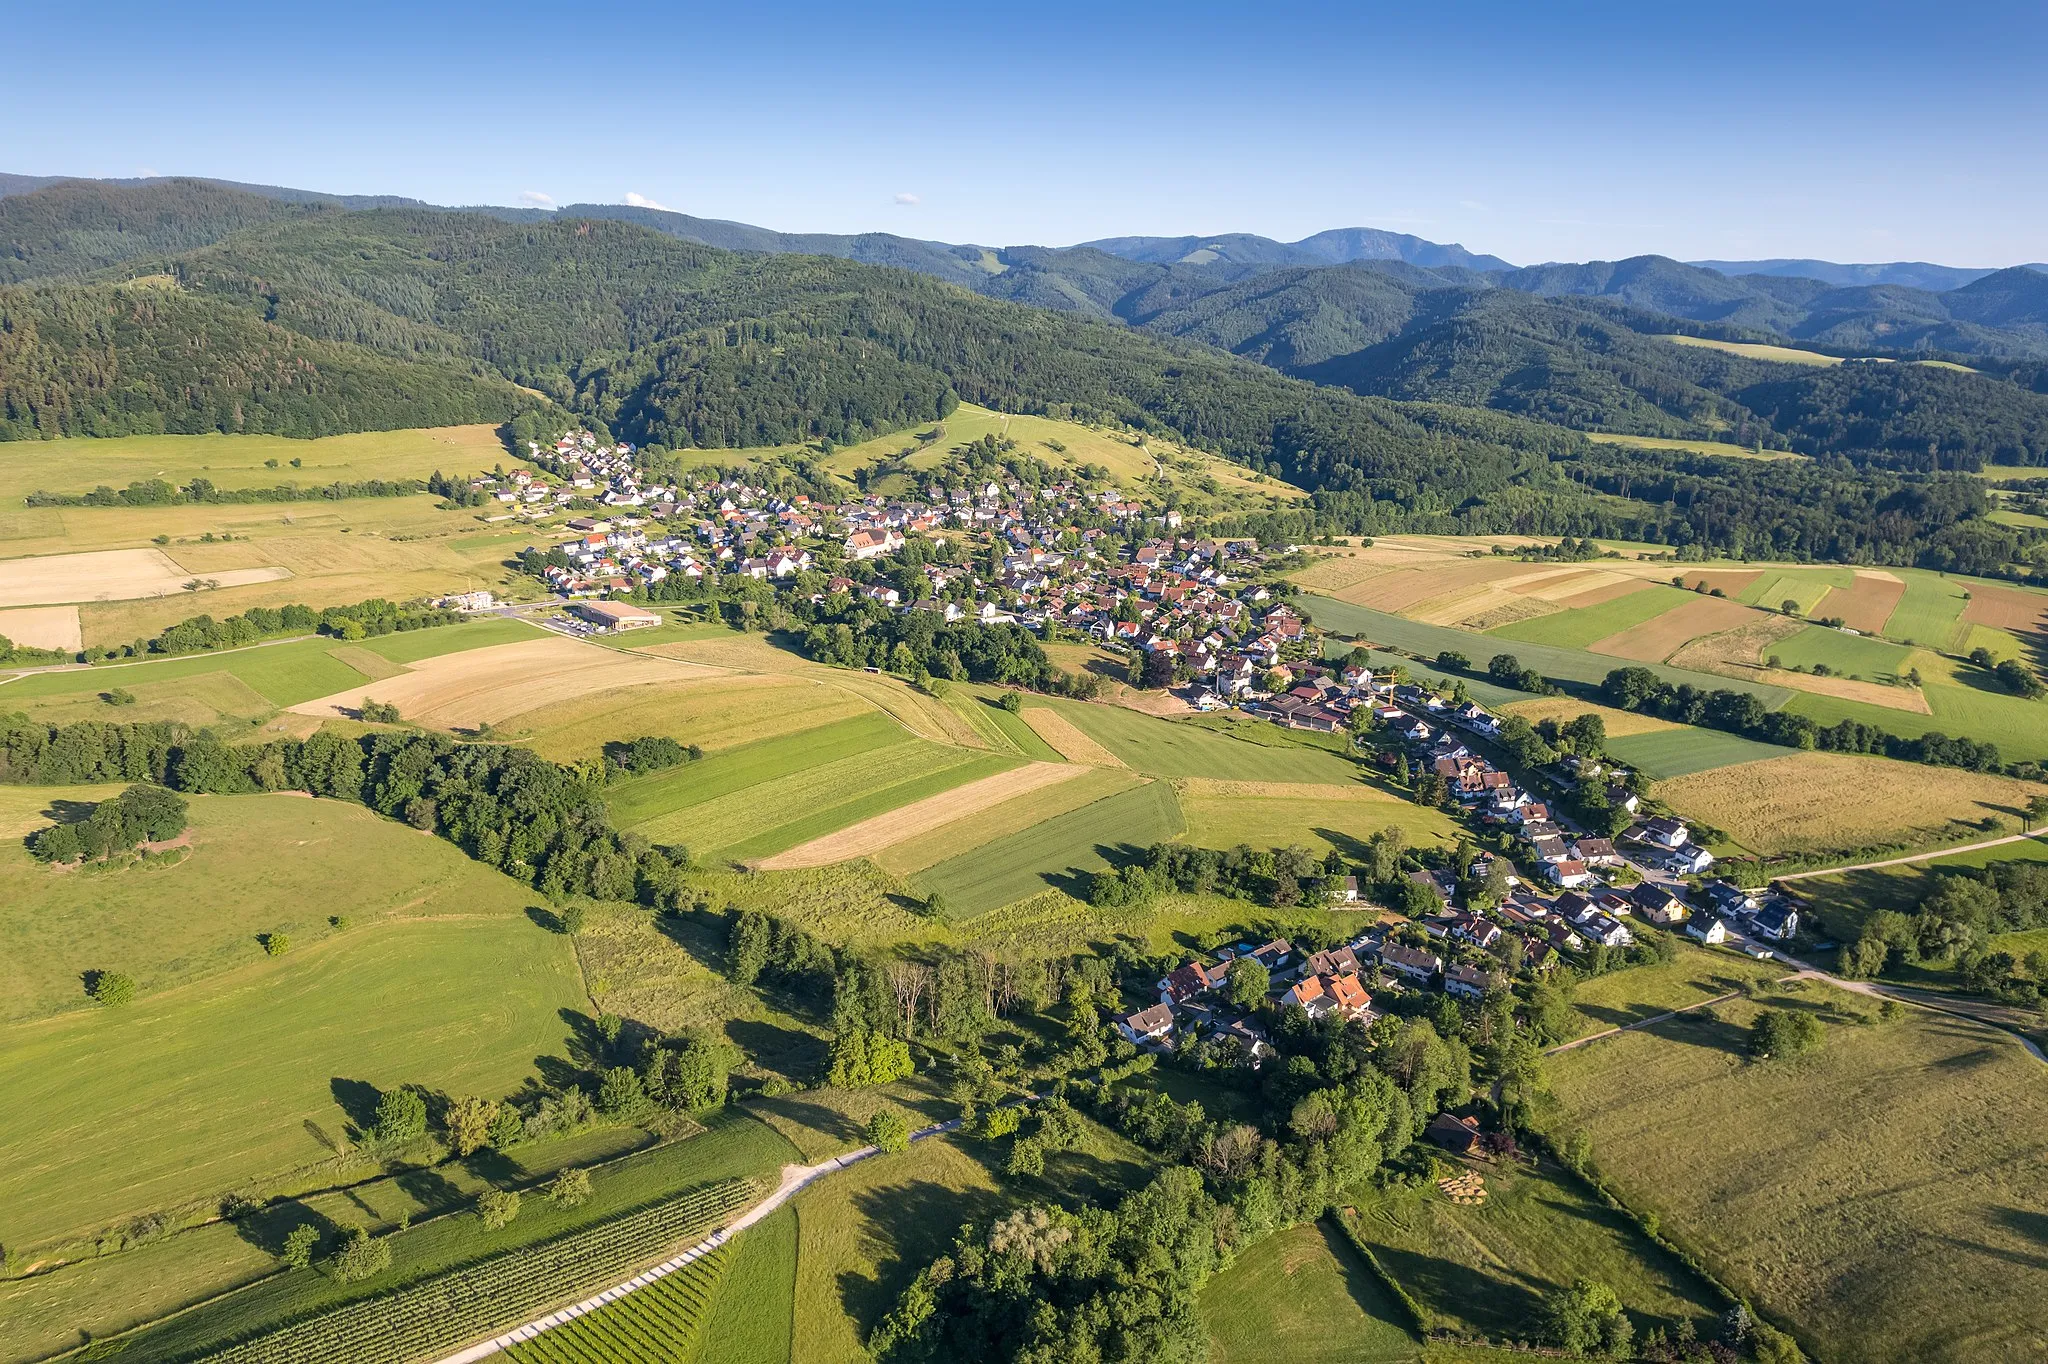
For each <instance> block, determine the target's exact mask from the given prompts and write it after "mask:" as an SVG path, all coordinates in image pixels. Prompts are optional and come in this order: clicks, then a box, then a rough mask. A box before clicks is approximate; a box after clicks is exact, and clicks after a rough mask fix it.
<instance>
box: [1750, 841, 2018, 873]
mask: <svg viewBox="0 0 2048 1364" xmlns="http://www.w3.org/2000/svg"><path fill="white" fill-rule="evenodd" d="M2035 837H2038V835H2036V834H2031V833H2028V834H2007V835H2006V836H2005V837H2004V838H1987V839H1985V840H1984V841H1983V842H1981V843H1964V844H1961V845H1959V846H1957V847H1953V848H1936V849H1934V850H1933V851H1932V852H1923V853H1914V854H1913V855H1912V856H1910V857H1889V858H1886V859H1885V860H1884V861H1882V862H1857V863H1854V864H1852V865H1850V866H1846V867H1822V868H1820V869H1819V870H1818V871H1794V872H1787V873H1786V874H1785V875H1783V876H1773V877H1772V878H1771V879H1772V880H1773V881H1804V880H1806V879H1807V878H1809V877H1813V876H1838V875H1840V874H1841V873H1843V872H1845V871H1875V870H1876V869H1877V868H1879V867H1903V866H1905V865H1906V864H1907V863H1909V862H1926V861H1929V860H1930V859H1932V858H1936V857H1953V856H1955V855H1956V854H1957V853H1966V852H1975V851H1977V849H1979V848H1996V847H2001V846H2003V845H2004V844H2007V843H2023V842H2025V841H2026V840H2027V839H2030V838H2035Z"/></svg>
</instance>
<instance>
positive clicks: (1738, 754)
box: [1607, 725, 1793, 781]
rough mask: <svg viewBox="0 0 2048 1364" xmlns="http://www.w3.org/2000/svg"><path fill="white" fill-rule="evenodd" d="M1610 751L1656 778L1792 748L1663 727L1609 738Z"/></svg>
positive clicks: (1755, 758)
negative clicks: (1647, 731) (1645, 732)
mask: <svg viewBox="0 0 2048 1364" xmlns="http://www.w3.org/2000/svg"><path fill="white" fill-rule="evenodd" d="M1607 751H1608V752H1610V753H1612V754H1613V755H1614V756H1615V757H1617V758H1619V759H1620V760H1621V761H1622V762H1624V763H1626V764H1627V765H1628V766H1630V767H1634V768H1637V769H1640V770H1641V772H1642V773H1643V775H1644V776H1646V777H1649V778H1651V779H1652V780H1655V781H1662V780H1664V779H1666V778H1669V777H1683V776H1685V775H1686V774H1687V773H1689V772H1704V771H1706V770H1707V769H1708V768H1711V767H1733V766H1734V765H1735V764H1737V763H1753V762H1761V761H1762V760H1763V759H1765V758H1782V757H1784V756H1785V755H1786V754H1788V753H1791V752H1792V751H1793V750H1792V749H1789V748H1780V747H1779V746H1778V745H1776V744H1766V743H1759V742H1757V741H1756V740H1755V739H1745V738H1743V737H1742V736H1741V735H1739V734H1726V733H1723V732H1722V731H1720V730H1718V729H1694V728H1692V727H1691V726H1689V725H1688V726H1681V727H1679V728H1678V729H1660V730H1655V731H1652V732H1651V733H1648V734H1629V735H1625V736H1623V737H1622V738H1619V739H1609V740H1608V741H1607Z"/></svg>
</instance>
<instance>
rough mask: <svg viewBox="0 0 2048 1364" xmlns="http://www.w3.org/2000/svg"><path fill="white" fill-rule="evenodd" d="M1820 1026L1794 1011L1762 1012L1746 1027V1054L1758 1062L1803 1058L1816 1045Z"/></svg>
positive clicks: (1768, 1010) (1810, 1017) (1815, 1020)
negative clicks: (1800, 1056)
mask: <svg viewBox="0 0 2048 1364" xmlns="http://www.w3.org/2000/svg"><path fill="white" fill-rule="evenodd" d="M1820 1040H1821V1023H1820V1020H1819V1019H1818V1018H1815V1017H1814V1016H1813V1015H1812V1014H1809V1013H1802V1012H1800V1011H1799V1010H1796V1009H1765V1010H1764V1011H1763V1012H1762V1013H1760V1014H1758V1015H1757V1016H1756V1022H1754V1023H1752V1024H1750V1028H1749V1054H1750V1055H1751V1056H1754V1057H1755V1058H1756V1059H1757V1060H1759V1061H1767V1060H1771V1059H1773V1058H1777V1057H1791V1056H1799V1055H1803V1054H1804V1053H1806V1052H1809V1051H1812V1050H1813V1049H1814V1048H1815V1047H1818V1046H1819V1045H1820Z"/></svg>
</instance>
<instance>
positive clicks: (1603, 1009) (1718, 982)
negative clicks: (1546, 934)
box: [1572, 939, 1789, 1037]
mask: <svg viewBox="0 0 2048 1364" xmlns="http://www.w3.org/2000/svg"><path fill="white" fill-rule="evenodd" d="M1672 946H1673V947H1674V948H1676V949H1677V950H1676V951H1675V952H1674V953H1673V954H1672V957H1671V960H1669V961H1664V962H1656V963H1652V964H1650V965H1645V966H1631V967H1629V968H1627V969H1626V970H1622V971H1610V972H1608V973H1607V974H1606V975H1601V976H1594V977H1592V978H1591V979H1589V980H1582V981H1580V982H1579V983H1578V985H1577V986H1576V987H1575V988H1574V990H1573V994H1572V1005H1573V1008H1574V1009H1575V1010H1576V1012H1577V1014H1578V1023H1577V1026H1576V1027H1575V1029H1574V1031H1573V1036H1575V1037H1584V1036H1587V1035H1588V1034H1591V1033H1599V1032H1605V1031H1607V1030H1608V1029H1609V1028H1625V1027H1628V1026H1629V1025H1630V1024H1634V1023H1640V1022H1642V1021H1643V1020H1644V1019H1646V1018H1655V1017H1656V1016H1657V1015H1658V1014H1663V1013H1669V1012H1671V1011H1672V1010H1673V1009H1684V1008H1688V1007H1690V1006H1691V1005H1694V1004H1699V1003H1701V1002H1703V1001H1705V1000H1709V999H1716V998H1719V997H1720V996H1722V995H1725V994H1727V993H1728V992H1729V991H1731V990H1745V989H1755V988H1759V987H1763V986H1767V985H1769V984H1771V983H1772V982H1774V981H1777V980H1780V979H1782V978H1783V977H1784V976H1786V975H1787V974H1789V972H1788V968H1786V967H1785V966H1783V965H1781V964H1779V963H1777V962H1774V961H1757V960H1756V959H1755V958H1753V957H1749V956H1746V955H1744V954H1743V953H1741V952H1737V951H1735V950H1734V949H1732V948H1711V947H1698V946H1695V945H1694V944H1693V943H1692V942H1691V941H1690V940H1685V939H1680V940H1676V941H1674V942H1673V944H1672Z"/></svg>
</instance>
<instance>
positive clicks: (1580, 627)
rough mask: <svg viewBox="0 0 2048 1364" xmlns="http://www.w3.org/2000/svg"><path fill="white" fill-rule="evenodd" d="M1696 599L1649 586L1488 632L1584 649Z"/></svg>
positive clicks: (1677, 592)
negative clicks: (1589, 604)
mask: <svg viewBox="0 0 2048 1364" xmlns="http://www.w3.org/2000/svg"><path fill="white" fill-rule="evenodd" d="M1692 600H1693V595H1692V594H1691V593H1690V592H1681V591H1679V590H1678V589H1677V588H1675V587H1645V588H1642V589H1641V590H1639V591H1635V592H1630V593H1628V594H1627V595H1625V596H1620V597H1615V598H1612V599H1611V600H1608V601H1605V602H1602V603H1600V604H1599V605H1597V606H1583V607H1578V608H1576V609H1573V610H1567V611H1560V612H1558V613H1557V614H1556V615H1550V616H1539V617H1537V618H1536V619H1535V620H1522V621H1516V622H1514V623H1513V624H1510V625H1503V626H1501V627H1500V628H1498V629H1495V630H1489V631H1488V632H1487V633H1488V634H1491V635H1494V636H1497V637H1499V638H1501V639H1513V640H1527V641H1529V642H1530V643H1533V644H1554V645H1557V646H1559V647H1561V648H1566V649H1583V648H1585V647H1587V646H1588V645H1590V644H1592V643H1594V642H1595V641H1596V640H1602V639H1606V638H1608V637H1609V636H1611V635H1617V634H1619V633H1621V632H1622V631H1624V630H1628V629H1632V628H1633V627H1635V626H1638V625H1641V624H1642V623H1644V622H1645V621H1648V620H1653V619H1655V618H1656V617H1658V616H1661V615H1663V614H1664V613H1665V612H1666V611H1671V610H1675V609H1676V608H1678V607H1681V606H1685V605H1687V604H1689V603H1690V602H1691V601H1692Z"/></svg>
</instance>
